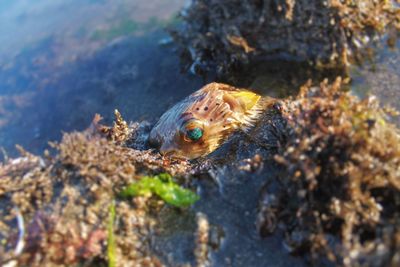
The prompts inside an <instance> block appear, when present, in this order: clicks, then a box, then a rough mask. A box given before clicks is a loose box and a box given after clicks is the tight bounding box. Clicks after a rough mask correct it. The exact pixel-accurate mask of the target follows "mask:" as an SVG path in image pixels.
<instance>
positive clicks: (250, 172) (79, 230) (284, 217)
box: [0, 81, 400, 266]
mask: <svg viewBox="0 0 400 267" xmlns="http://www.w3.org/2000/svg"><path fill="white" fill-rule="evenodd" d="M340 88H341V87H340V82H339V81H337V82H336V83H335V84H333V85H328V84H327V83H326V82H324V83H322V84H321V86H320V87H319V88H318V87H310V86H308V85H307V86H305V87H303V88H302V89H301V90H300V94H299V95H298V96H297V97H296V98H294V99H286V100H280V101H278V102H276V103H275V104H274V105H272V106H271V107H269V108H268V109H267V110H266V111H265V112H264V113H263V114H262V116H261V118H260V120H259V121H258V123H257V124H256V125H255V127H254V128H253V129H252V130H251V131H250V132H243V133H237V135H235V136H233V138H232V139H231V140H230V141H228V142H227V143H225V144H224V145H223V147H221V148H220V153H222V154H218V151H216V153H215V154H214V155H210V156H209V159H208V160H206V161H204V160H203V161H202V160H200V161H193V162H188V161H179V160H174V159H169V158H166V157H162V156H161V155H160V154H159V153H158V152H157V151H154V150H152V149H149V148H148V147H147V144H146V136H148V134H149V131H150V127H149V125H148V124H147V123H131V124H128V123H126V122H125V121H124V120H123V119H122V117H121V115H120V114H119V113H118V112H116V121H115V123H114V125H113V126H112V127H106V126H103V125H100V123H99V120H100V117H99V116H96V117H95V119H94V121H93V124H92V125H91V127H90V128H88V129H87V130H86V131H83V132H72V133H66V134H64V137H63V139H62V140H61V142H59V143H52V147H53V149H54V151H53V152H52V153H45V154H44V155H43V156H42V157H39V156H35V155H31V154H29V153H27V152H25V151H23V150H21V153H22V154H21V157H20V158H17V159H8V160H6V161H5V162H4V163H2V164H1V165H0V200H1V201H0V242H1V243H0V259H1V264H3V265H4V264H9V266H13V265H22V266H24V265H27V264H29V265H31V266H60V265H61V266H65V265H77V264H85V265H88V266H101V265H105V264H110V266H112V265H113V264H115V265H117V266H118V265H127V266H163V265H166V266H179V264H181V265H184V264H186V265H184V266H188V264H190V263H192V264H193V265H195V264H197V265H198V266H218V264H219V263H221V259H223V262H231V261H232V262H233V263H232V266H243V264H244V263H250V265H251V264H255V265H257V263H259V264H264V263H265V262H273V263H276V264H281V266H290V265H291V264H292V263H293V258H290V259H287V260H286V261H285V262H282V261H281V260H280V258H281V257H280V256H279V259H276V258H273V257H274V256H273V255H271V252H270V251H268V252H267V251H265V254H264V253H262V249H265V248H269V249H272V250H274V249H276V251H274V252H273V254H277V255H280V253H284V252H283V251H279V247H277V245H276V241H277V240H275V245H274V241H272V242H271V244H268V242H269V241H268V239H266V240H264V241H265V242H263V240H260V238H257V235H256V234H255V231H256V229H255V227H254V223H253V222H254V220H255V218H256V215H257V214H256V211H257V207H256V206H257V199H258V194H259V193H260V191H262V192H263V194H262V197H261V201H260V207H259V211H258V219H257V228H258V231H259V232H260V233H261V234H262V235H263V236H266V235H268V234H271V233H274V232H275V234H276V232H281V231H275V230H276V229H280V230H282V231H283V232H284V233H285V239H286V243H285V244H286V248H288V249H289V250H290V251H291V252H293V253H294V254H302V253H303V252H305V253H306V255H311V256H312V259H313V260H314V261H315V262H322V263H325V262H324V260H326V259H329V260H331V261H333V262H334V263H337V264H339V265H347V266H355V265H357V264H362V263H364V265H369V266H378V265H389V266H390V265H393V266H396V265H398V264H399V254H398V253H399V238H400V221H399V218H400V216H399V215H400V214H399V210H400V184H399V181H400V175H399V172H400V170H399V166H400V147H399V144H400V142H399V141H400V136H399V130H398V128H396V127H395V126H394V125H392V124H391V122H390V116H389V115H390V114H389V113H388V112H387V111H388V110H387V109H383V108H381V107H380V106H379V105H378V103H377V101H376V100H375V99H374V98H373V97H371V98H367V99H366V100H362V101H361V100H359V99H358V98H356V97H354V96H352V95H351V94H349V93H346V92H343V91H341V90H340ZM275 154H276V155H275ZM274 155H275V157H274ZM273 159H275V161H276V162H278V164H279V166H276V163H274V162H273ZM203 163H204V165H203ZM207 168H209V169H207ZM196 172H200V174H199V173H196ZM160 173H169V174H171V175H172V176H173V177H174V178H178V179H179V180H176V181H177V182H179V183H181V184H184V185H189V186H190V185H193V184H192V183H190V182H188V180H187V179H186V178H195V177H202V178H204V179H205V180H206V179H207V177H208V178H211V180H212V181H213V183H210V181H208V182H207V181H204V179H199V180H202V181H201V182H200V181H197V183H204V184H201V185H199V192H200V199H199V200H198V201H197V203H196V205H195V206H194V207H193V208H192V209H188V210H187V209H186V210H182V209H180V208H179V209H177V208H173V207H171V206H168V205H164V203H163V202H162V201H161V198H162V199H164V200H166V201H167V202H168V201H170V203H172V205H176V204H177V202H176V201H177V200H179V199H177V198H175V197H174V196H173V194H178V195H179V196H189V201H187V200H188V198H187V197H183V199H184V200H185V202H184V203H183V204H187V203H189V204H190V203H193V201H194V200H197V197H196V196H195V195H193V194H189V195H187V193H189V191H187V190H188V189H189V190H191V191H193V188H186V190H181V189H180V188H179V187H177V185H175V184H173V183H172V181H171V177H170V176H165V175H159V174H160ZM143 177H146V178H145V179H144V180H141V179H142V178H143ZM154 179H156V180H157V181H155V180H154ZM139 181H142V182H139ZM265 181H266V183H265V186H264V187H263V188H261V185H262V184H264V182H265ZM195 183H196V181H195ZM132 184H133V185H135V186H133V187H132V186H130V185H132ZM205 184H208V185H207V186H205ZM166 185H172V187H169V189H168V190H164V189H165V186H166ZM156 187H159V188H158V189H157V188H156ZM186 187H187V186H186ZM160 190H161V191H160ZM121 192H124V193H123V194H121ZM171 193H172V195H171ZM165 194H168V196H166V195H165ZM131 195H134V197H131ZM149 195H153V197H150V198H149ZM121 196H125V197H126V196H128V199H124V198H121ZM160 197H161V198H160ZM171 200H173V201H171ZM207 201H209V202H208V203H207ZM180 204H182V203H178V205H176V206H182V205H180ZM183 206H186V205H183ZM195 213H197V214H198V215H197V230H196V227H195V225H193V224H196V220H195V216H194V215H195ZM244 214H245V215H244ZM171 217H172V218H171ZM179 217H182V218H179ZM179 221H180V224H176V222H179ZM169 225H172V226H169ZM168 227H171V228H168ZM178 228H179V229H178ZM180 228H184V229H180ZM169 231H171V232H173V231H177V232H178V234H177V235H176V236H175V235H174V234H173V233H169V234H168V232H169ZM179 231H183V232H185V231H186V232H185V233H182V232H180V233H179ZM252 231H253V234H252ZM185 236H186V237H185ZM188 236H190V237H188ZM166 239H168V240H166ZM178 243H179V244H178ZM278 243H279V239H278ZM168 244H171V246H172V247H169V245H168ZM266 244H267V245H266ZM265 245H266V246H265ZM259 246H260V247H259ZM243 247H245V248H246V249H245V250H244V249H243ZM188 250H190V251H191V252H188ZM251 250H255V251H256V252H254V251H251ZM260 251H261V252H260ZM254 253H257V254H259V253H261V254H260V255H261V256H258V258H257V259H251V257H252V255H254ZM182 254H185V256H181V255H182ZM216 254H218V255H217V256H216ZM177 255H178V256H177ZM237 255H239V256H237ZM213 256H216V257H213ZM180 257H182V258H180ZM229 257H230V258H229ZM261 257H270V258H268V259H267V260H263V261H261V260H259V258H261ZM227 258H229V259H228V260H227V261H225V260H226V259H227ZM288 258H289V257H288ZM218 260H219V261H218ZM299 262H300V261H299ZM178 263H179V264H178ZM300 264H301V263H300Z"/></svg>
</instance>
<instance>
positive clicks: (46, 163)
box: [0, 112, 189, 266]
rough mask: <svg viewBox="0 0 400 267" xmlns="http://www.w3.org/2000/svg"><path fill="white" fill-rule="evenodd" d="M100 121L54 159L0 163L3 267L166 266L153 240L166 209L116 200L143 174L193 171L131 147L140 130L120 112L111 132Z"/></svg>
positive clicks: (142, 200)
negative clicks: (161, 212)
mask: <svg viewBox="0 0 400 267" xmlns="http://www.w3.org/2000/svg"><path fill="white" fill-rule="evenodd" d="M100 119H101V118H100V116H98V115H97V116H96V117H95V119H94V121H93V124H92V125H91V127H89V128H88V129H87V130H86V131H83V132H72V133H67V134H64V136H63V138H62V140H61V142H59V143H52V144H51V146H52V147H53V149H54V152H53V153H52V154H53V155H51V154H50V153H48V152H46V153H45V154H44V155H43V156H42V157H39V156H35V155H32V154H29V153H28V152H26V151H23V150H21V157H19V158H16V159H8V160H7V161H6V162H4V163H1V164H0V241H1V242H0V265H5V264H12V265H17V266H27V265H29V266H76V265H81V264H83V265H85V266H106V265H107V264H108V265H109V266H160V265H161V261H160V260H159V259H158V258H157V256H155V255H154V253H153V252H152V250H151V249H150V245H149V239H150V238H151V233H152V232H153V228H154V226H155V224H156V221H157V219H156V217H157V215H156V213H157V212H156V211H157V210H158V209H159V208H161V207H162V206H163V203H162V202H160V201H157V200H155V199H149V198H146V197H144V196H137V197H135V198H131V199H129V201H126V200H119V198H118V194H119V192H120V191H121V190H123V188H125V187H126V186H128V185H130V184H132V183H134V182H138V181H140V179H141V178H142V177H143V176H145V175H153V174H157V173H170V174H172V175H174V176H177V177H179V176H183V175H184V174H185V173H186V172H187V170H188V168H189V164H188V163H187V162H175V163H174V164H170V162H168V163H167V162H165V161H164V160H163V159H162V157H161V156H160V155H159V154H158V153H156V152H154V151H152V150H136V149H133V148H130V147H127V146H126V145H125V143H126V141H127V139H131V143H132V142H135V140H134V139H132V138H134V136H136V132H135V131H136V130H137V129H139V127H138V126H137V125H136V124H131V125H128V124H127V123H126V122H125V121H124V120H123V119H122V117H121V115H120V114H119V113H118V112H116V122H115V124H114V126H113V127H111V128H109V127H105V126H102V125H100V124H99V120H100ZM131 143H130V144H131ZM174 187H175V189H176V188H177V187H178V185H176V184H174ZM179 189H180V190H183V189H182V188H180V187H179ZM110 203H112V204H111V206H110ZM150 204H151V205H150Z"/></svg>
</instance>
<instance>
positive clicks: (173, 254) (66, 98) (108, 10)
mask: <svg viewBox="0 0 400 267" xmlns="http://www.w3.org/2000/svg"><path fill="white" fill-rule="evenodd" d="M184 2H185V1H184V0H173V1H172V0H170V1H163V0H154V1H143V0H136V1H128V0H112V1H111V0H110V1H108V0H98V1H96V0H84V1H83V0H70V1H67V0H64V1H57V2H56V1H52V0H40V1H35V4H32V2H31V1H30V0H18V1H16V0H3V1H2V2H1V3H0V25H2V27H0V44H1V45H0V146H1V147H3V148H4V150H5V151H6V153H7V154H8V155H11V156H15V155H17V152H16V150H15V148H14V146H15V144H20V145H22V146H23V147H24V148H25V149H26V150H28V151H31V152H33V153H39V154H41V153H42V151H43V150H44V149H46V148H48V146H47V142H48V141H51V140H59V139H60V138H61V135H62V132H67V131H73V130H82V129H84V128H86V127H87V126H88V125H89V124H90V122H91V120H92V118H93V116H94V114H95V113H99V114H101V115H102V116H103V117H104V119H105V121H106V122H108V123H110V122H111V121H112V118H113V111H114V109H115V108H117V109H119V110H120V112H121V113H122V115H123V117H124V118H125V119H127V120H131V121H140V120H148V121H151V122H154V121H155V120H157V118H158V117H159V116H160V115H161V114H162V113H163V112H164V111H165V110H167V108H168V107H170V106H172V105H173V104H174V103H176V102H177V101H178V100H179V99H181V98H183V97H184V96H186V95H188V94H190V93H191V92H193V91H194V90H197V89H198V88H200V87H201V86H202V85H203V84H204V80H203V79H202V78H200V77H197V76H194V75H191V74H185V73H181V71H180V65H179V58H178V56H177V53H176V51H175V48H174V46H173V44H171V43H168V35H167V34H166V33H165V32H164V31H163V30H162V29H163V27H165V26H166V25H170V24H172V23H176V19H175V15H176V13H177V12H178V10H179V9H180V8H181V7H182V6H183V5H184V4H185V3H184ZM379 51H380V52H378V54H377V55H376V56H374V57H373V58H372V59H371V60H370V61H367V62H366V63H364V64H363V65H362V66H355V67H352V68H351V70H350V76H351V77H352V78H353V82H352V84H351V89H352V90H353V92H354V93H355V94H358V95H360V96H365V95H366V94H368V93H374V94H376V95H378V97H380V98H381V99H382V102H383V103H384V104H391V105H392V106H395V107H397V108H400V104H399V101H398V99H399V96H400V92H399V90H398V89H397V88H398V84H399V81H400V67H399V66H400V64H398V63H399V59H400V54H399V52H398V49H394V50H389V49H388V48H387V47H386V46H382V47H381V48H380V50H379ZM338 74H339V73H330V72H320V73H319V72H315V71H313V70H311V69H309V68H307V67H305V66H304V65H302V64H293V63H288V62H282V61H278V62H272V63H268V64H263V65H262V66H254V68H250V69H249V70H248V71H247V72H246V73H243V74H241V75H239V76H238V77H237V79H236V84H237V85H240V86H246V87H247V86H251V87H252V88H253V89H254V90H256V91H258V92H260V93H262V94H266V95H271V96H274V97H284V96H287V95H293V94H295V92H296V91H297V88H298V86H300V85H301V84H303V83H304V82H306V81H307V79H308V78H313V79H314V80H320V79H322V77H326V76H328V77H330V78H331V79H333V78H334V77H335V76H336V75H338ZM243 157H244V155H243ZM271 166H272V163H271ZM268 168H269V167H267V170H266V171H264V173H265V172H269V173H271V174H270V175H273V172H274V168H273V167H271V170H269V169H268ZM213 179H215V181H217V182H219V183H221V184H222V185H223V187H216V186H215V184H213V183H212V182H211V180H207V179H205V180H202V181H200V182H199V183H200V187H199V188H200V189H201V197H202V200H201V201H200V202H198V204H196V205H195V207H194V209H193V211H191V212H193V214H192V213H190V214H186V215H184V216H182V214H178V215H179V216H175V215H173V214H172V215H171V214H169V216H171V218H169V217H167V219H166V222H164V226H165V225H167V226H168V225H169V224H172V225H175V224H177V225H185V224H186V222H187V221H190V222H191V223H190V224H189V226H187V227H189V228H191V227H192V228H191V229H189V230H188V229H185V228H178V229H168V231H166V232H167V233H166V234H164V235H163V236H161V237H159V239H158V241H157V242H156V243H157V247H156V248H155V249H156V251H158V253H159V254H161V256H162V257H164V258H165V259H166V261H169V258H171V259H172V261H173V262H181V263H183V262H186V261H190V260H192V254H191V251H192V250H191V249H192V248H188V247H186V245H187V244H189V241H190V240H191V239H192V238H193V236H192V232H193V229H194V227H195V221H194V219H193V218H194V213H195V212H198V211H201V212H203V213H205V214H206V215H207V216H208V218H209V220H210V223H211V224H213V225H216V226H218V227H220V226H223V228H224V230H223V231H224V232H225V241H224V243H223V245H222V246H221V248H220V249H219V250H218V251H216V252H215V254H214V259H213V262H214V266H289V265H293V264H295V265H296V266H301V265H302V264H303V261H302V260H301V259H299V258H294V257H292V256H289V255H288V254H287V252H286V251H285V249H284V247H283V245H282V240H281V239H280V238H279V237H278V236H272V237H270V238H268V239H261V238H259V237H258V235H257V233H256V231H255V227H254V222H255V216H256V206H257V201H258V195H255V194H249V193H248V192H255V191H258V190H257V189H258V188H260V187H261V186H262V182H263V181H264V180H265V178H264V177H262V175H253V176H252V177H251V179H248V177H247V176H246V175H243V174H237V173H229V167H228V169H225V170H221V169H217V170H215V173H214V177H213ZM221 188H223V192H221V190H222V189H221ZM243 188H245V189H246V190H247V191H246V190H243ZM232 196H234V197H232ZM249 207H250V208H249ZM168 218H169V220H170V221H168ZM167 228H168V227H167ZM172 228H173V227H172Z"/></svg>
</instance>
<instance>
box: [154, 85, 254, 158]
mask: <svg viewBox="0 0 400 267" xmlns="http://www.w3.org/2000/svg"><path fill="white" fill-rule="evenodd" d="M260 98H261V96H260V95H258V94H256V93H253V92H251V91H248V90H245V89H238V88H235V87H232V86H229V85H226V84H221V83H210V84H207V85H205V86H204V87H203V88H201V89H200V90H198V91H196V92H194V93H193V94H191V95H189V96H188V97H187V98H185V99H183V100H182V101H181V102H179V103H177V104H176V105H175V106H173V107H172V108H170V109H169V110H168V111H167V112H165V113H164V114H163V115H162V116H161V118H160V120H159V121H158V122H157V124H156V125H155V126H154V128H153V129H152V130H151V132H150V137H149V142H150V144H153V145H154V146H157V147H159V149H160V152H161V154H163V155H167V156H171V157H175V158H183V159H194V158H198V157H202V156H205V155H207V154H209V153H211V152H213V151H214V150H215V149H217V148H218V147H219V146H220V145H221V144H222V143H224V142H225V141H226V140H227V139H228V137H229V136H230V135H231V134H232V133H233V132H234V131H235V130H237V129H244V130H245V129H248V128H249V127H251V126H252V125H254V122H255V121H256V119H257V117H258V115H259V114H260V113H261V106H260Z"/></svg>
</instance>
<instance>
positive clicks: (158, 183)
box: [119, 173, 199, 207]
mask: <svg viewBox="0 0 400 267" xmlns="http://www.w3.org/2000/svg"><path fill="white" fill-rule="evenodd" d="M152 194H156V195H157V196H159V197H160V198H162V199H163V200H164V201H165V202H166V203H168V204H171V205H173V206H176V207H186V206H190V205H192V204H194V203H195V202H196V201H197V200H199V197H198V196H197V195H196V194H195V193H193V192H192V191H190V190H188V189H184V188H182V187H180V186H179V185H177V184H176V183H174V182H173V181H172V177H171V175H169V174H167V173H161V174H159V175H155V176H153V177H149V176H145V177H142V178H140V180H139V181H138V182H136V183H133V184H130V185H128V186H127V187H126V188H124V189H123V190H122V191H121V192H120V194H119V195H120V196H121V197H123V198H128V197H135V196H148V197H149V196H151V195H152Z"/></svg>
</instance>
